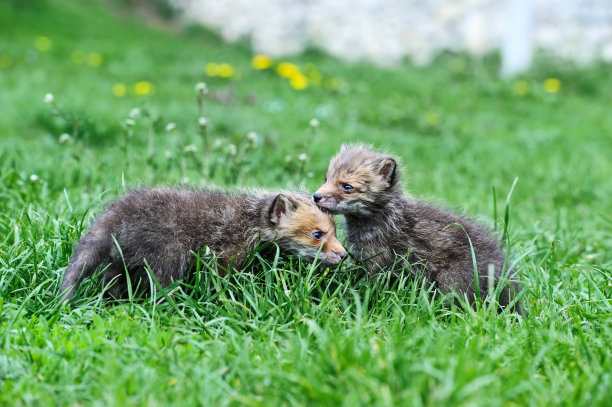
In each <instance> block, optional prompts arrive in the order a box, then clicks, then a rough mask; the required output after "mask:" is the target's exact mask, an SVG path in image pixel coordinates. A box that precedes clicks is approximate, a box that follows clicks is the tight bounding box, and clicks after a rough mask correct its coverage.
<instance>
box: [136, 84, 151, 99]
mask: <svg viewBox="0 0 612 407" xmlns="http://www.w3.org/2000/svg"><path fill="white" fill-rule="evenodd" d="M153 90H154V86H153V84H152V83H151V82H148V81H140V82H136V83H135V84H134V93H135V94H137V95H141V96H142V95H148V94H149V93H152V92H153Z"/></svg>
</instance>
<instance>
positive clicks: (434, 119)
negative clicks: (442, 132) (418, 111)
mask: <svg viewBox="0 0 612 407" xmlns="http://www.w3.org/2000/svg"><path fill="white" fill-rule="evenodd" d="M425 123H427V124H429V125H430V126H435V125H436V124H438V115H437V114H435V113H434V112H427V113H425Z"/></svg>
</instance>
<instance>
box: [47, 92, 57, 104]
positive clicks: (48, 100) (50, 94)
mask: <svg viewBox="0 0 612 407" xmlns="http://www.w3.org/2000/svg"><path fill="white" fill-rule="evenodd" d="M54 100H55V98H54V97H53V94H52V93H47V94H46V95H45V103H53V101H54Z"/></svg>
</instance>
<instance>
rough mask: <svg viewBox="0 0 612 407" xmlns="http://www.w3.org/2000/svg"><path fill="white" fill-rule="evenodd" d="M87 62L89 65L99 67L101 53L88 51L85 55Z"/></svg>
mask: <svg viewBox="0 0 612 407" xmlns="http://www.w3.org/2000/svg"><path fill="white" fill-rule="evenodd" d="M87 63H88V64H89V66H93V67H94V68H97V67H99V66H100V65H102V55H100V53H98V52H90V53H89V54H88V55H87Z"/></svg>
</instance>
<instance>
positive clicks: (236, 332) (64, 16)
mask: <svg viewBox="0 0 612 407" xmlns="http://www.w3.org/2000/svg"><path fill="white" fill-rule="evenodd" d="M127 3H129V2H118V1H117V2H98V1H95V2H78V1H75V0H73V1H69V0H58V1H54V2H52V3H51V2H46V1H43V0H32V1H28V2H22V1H14V0H11V1H4V2H0V102H1V103H0V106H1V113H0V171H1V172H0V404H2V405H7V406H9V405H10V406H21V405H32V406H38V405H45V406H47V405H121V406H125V405H151V406H154V405H164V406H165V405H181V406H184V405H211V406H217V405H218V406H224V405H253V406H272V405H296V406H297V405H330V406H337V405H346V406H354V405H364V406H387V405H412V406H428V405H444V406H455V405H456V406H471V405H486V406H512V405H531V406H538V405H547V406H551V405H572V406H580V405H583V406H598V405H602V406H603V405H609V395H610V394H611V393H612V350H611V348H610V343H612V323H611V322H612V303H611V301H612V266H611V265H612V200H611V199H610V198H611V197H612V159H610V157H612V114H610V107H611V106H612V67H611V66H609V65H604V64H598V63H596V64H594V65H592V66H589V67H579V66H574V65H572V64H571V63H566V62H561V61H555V60H550V59H548V58H547V57H546V56H545V55H541V56H540V57H539V58H538V60H537V62H536V64H535V66H534V67H533V68H532V69H531V70H530V71H529V72H528V73H526V74H525V75H522V76H521V77H518V78H513V79H511V80H503V79H500V78H499V76H498V74H497V69H498V66H499V64H498V62H499V61H498V58H497V56H495V55H491V56H487V57H483V58H469V57H467V56H465V55H461V54H444V55H440V56H439V57H438V58H437V59H436V60H435V61H434V63H432V64H431V65H429V66H426V67H415V66H412V65H411V64H409V63H408V62H406V63H405V64H403V65H402V66H398V67H394V68H379V67H375V66H372V65H370V64H367V63H359V64H348V63H344V62H341V61H338V60H335V59H332V58H329V57H327V56H325V55H323V54H321V53H319V52H317V51H315V50H312V51H308V52H306V53H305V54H303V55H299V56H294V57H286V58H283V59H274V58H269V57H267V56H264V55H260V56H255V57H254V55H253V54H252V51H251V50H250V48H249V46H248V44H247V43H245V42H240V43H237V44H231V45H230V44H225V43H223V42H221V41H220V40H219V38H218V37H217V36H216V35H215V34H214V33H211V32H209V31H207V30H204V29H202V28H199V27H193V26H186V27H177V26H176V25H175V24H172V23H168V22H164V21H163V20H160V21H158V20H157V19H148V20H149V21H148V22H147V23H145V22H143V20H142V19H141V18H137V17H136V15H135V12H134V10H133V9H131V8H129V7H127V6H126V4H127ZM199 83H205V86H206V90H203V87H202V85H197V84H199ZM313 119H314V120H313ZM343 142H349V143H350V142H364V143H369V144H373V145H374V146H376V147H378V148H381V149H384V150H386V151H389V152H391V153H392V154H394V155H395V156H397V157H399V159H400V160H401V165H402V172H403V174H402V177H403V178H402V179H403V184H404V186H405V188H406V190H407V191H409V192H410V193H411V194H412V195H414V196H417V197H420V198H421V199H425V200H427V201H430V202H433V203H435V204H438V205H440V206H443V207H446V208H449V209H452V210H455V211H457V212H460V213H466V214H468V215H469V216H471V217H475V218H477V219H479V220H480V221H481V222H482V223H483V224H485V225H490V226H491V228H494V229H495V230H496V231H497V232H498V233H499V235H500V236H501V234H502V233H503V231H504V230H506V231H507V234H508V241H507V243H508V247H509V249H510V252H511V254H512V258H513V259H515V260H516V261H517V265H516V269H517V270H518V272H519V280H520V282H521V285H522V287H523V291H522V303H523V307H524V308H525V310H526V311H527V315H526V316H518V315H516V314H512V313H510V312H504V313H502V314H498V313H497V312H496V309H495V307H494V306H493V305H491V304H489V303H486V302H485V303H484V304H480V305H479V306H478V307H477V309H476V310H473V309H471V308H470V307H465V309H462V308H461V307H456V306H454V305H452V306H451V305H448V304H447V303H446V302H445V301H444V300H443V299H442V298H440V296H438V295H435V293H433V292H432V290H431V289H430V288H429V287H427V285H426V284H424V283H423V282H422V281H412V280H409V279H402V280H400V281H395V282H390V281H387V280H385V279H379V280H372V279H368V278H362V277H361V276H360V275H359V273H357V272H355V270H354V269H353V268H351V267H350V266H343V267H340V268H339V269H336V270H317V269H316V268H314V267H312V266H311V265H309V264H304V263H302V262H301V261H300V259H296V258H279V257H276V258H274V260H273V261H266V260H264V259H263V258H262V257H261V256H260V255H259V254H258V253H257V252H256V253H253V254H252V256H251V259H252V262H251V263H250V264H249V265H248V267H246V268H245V270H243V271H242V272H240V273H235V274H234V275H232V276H226V277H220V276H219V275H218V274H217V273H215V272H214V270H211V268H212V265H211V263H210V262H209V261H207V260H206V259H203V260H202V262H201V264H199V265H198V269H199V270H200V271H199V272H197V273H196V274H197V278H194V280H189V281H185V282H181V283H177V284H174V285H173V286H171V287H170V288H169V289H167V290H165V291H163V292H162V293H158V294H156V295H153V296H151V297H147V298H141V299H130V300H127V301H124V302H108V301H106V300H104V299H103V297H102V292H103V287H101V286H100V285H99V284H97V283H96V281H95V280H92V281H89V282H88V283H87V284H86V285H85V289H84V292H83V293H82V294H81V296H80V298H79V300H78V301H77V303H76V304H74V305H73V306H68V305H65V304H63V303H62V302H61V301H60V299H59V286H60V284H61V280H62V276H63V271H64V268H65V267H66V265H67V263H68V261H69V258H70V255H71V253H72V250H73V249H74V246H75V244H76V242H77V241H78V239H79V237H80V236H81V235H82V234H83V233H84V231H85V230H86V229H87V227H88V225H89V224H90V223H91V221H92V220H93V218H94V217H95V215H97V214H98V213H100V212H101V211H102V210H103V209H104V207H105V205H107V204H108V203H109V202H111V201H112V200H113V199H114V198H115V197H116V196H118V195H120V194H122V193H123V192H124V191H125V190H126V189H127V188H129V187H137V186H147V185H172V186H179V185H187V186H190V187H206V186H209V185H218V186H222V187H227V188H251V187H258V188H266V189H303V190H306V191H310V192H313V191H315V190H316V189H317V188H318V187H319V185H320V184H321V183H322V181H323V178H324V175H325V171H326V168H327V163H328V161H329V159H330V157H332V156H333V154H335V153H336V152H337V151H338V149H339V147H340V145H341V144H342V143H343ZM513 185H514V187H513ZM338 222H341V218H338ZM341 236H342V234H341Z"/></svg>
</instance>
